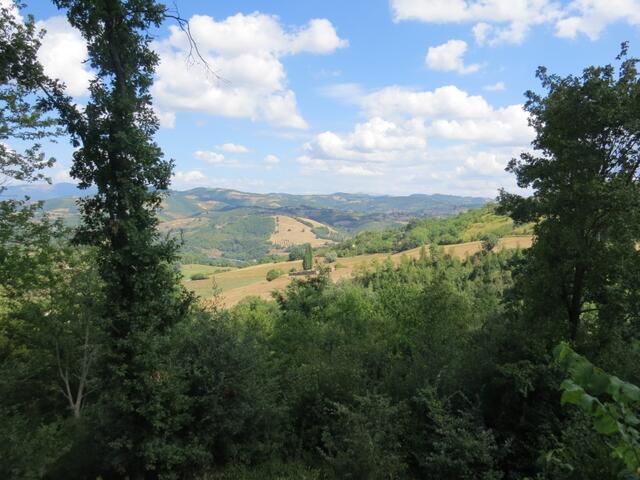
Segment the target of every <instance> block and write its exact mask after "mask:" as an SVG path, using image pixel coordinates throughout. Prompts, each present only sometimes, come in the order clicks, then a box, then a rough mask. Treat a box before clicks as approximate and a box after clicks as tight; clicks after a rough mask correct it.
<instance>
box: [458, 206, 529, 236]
mask: <svg viewBox="0 0 640 480" xmlns="http://www.w3.org/2000/svg"><path fill="white" fill-rule="evenodd" d="M532 233H533V224H526V225H520V226H517V227H515V226H514V225H513V220H511V219H510V218H509V217H504V216H501V215H496V214H495V213H490V212H488V213H485V214H484V215H482V216H481V217H480V220H479V221H478V222H476V223H473V224H471V225H470V226H469V227H467V229H466V230H465V231H464V233H463V234H462V239H463V240H464V241H465V242H469V241H473V240H477V239H478V238H481V237H482V236H483V235H487V234H494V235H496V236H498V237H503V236H505V235H531V234H532Z"/></svg>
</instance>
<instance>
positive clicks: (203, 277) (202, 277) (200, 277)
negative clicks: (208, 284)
mask: <svg viewBox="0 0 640 480" xmlns="http://www.w3.org/2000/svg"><path fill="white" fill-rule="evenodd" d="M207 278H209V276H208V275H206V274H204V273H194V274H193V275H191V276H190V277H189V279H190V280H206V279H207Z"/></svg>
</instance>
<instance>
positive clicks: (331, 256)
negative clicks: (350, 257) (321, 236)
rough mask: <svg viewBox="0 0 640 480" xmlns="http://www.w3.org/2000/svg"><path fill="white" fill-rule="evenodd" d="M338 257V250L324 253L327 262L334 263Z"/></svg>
mask: <svg viewBox="0 0 640 480" xmlns="http://www.w3.org/2000/svg"><path fill="white" fill-rule="evenodd" d="M337 259H338V255H337V254H336V252H333V251H331V252H327V253H325V254H324V261H325V262H326V263H333V262H335V261H336V260H337Z"/></svg>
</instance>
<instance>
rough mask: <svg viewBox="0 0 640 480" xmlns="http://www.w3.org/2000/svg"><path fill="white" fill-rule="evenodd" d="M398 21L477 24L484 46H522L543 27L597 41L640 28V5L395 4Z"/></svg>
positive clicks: (605, 0)
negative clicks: (619, 27) (614, 28)
mask: <svg viewBox="0 0 640 480" xmlns="http://www.w3.org/2000/svg"><path fill="white" fill-rule="evenodd" d="M391 8H392V11H393V18H394V21H396V22H397V21H403V20H415V21H421V22H426V23H471V24H473V25H474V26H473V29H472V31H473V35H474V37H475V40H476V42H477V43H478V44H480V45H497V44H501V43H514V44H518V43H522V41H523V40H524V39H525V38H526V36H527V34H528V32H529V30H530V29H531V28H532V27H534V26H538V25H543V24H551V25H554V26H555V29H556V35H557V36H559V37H565V38H575V37H576V36H577V35H578V34H583V35H586V36H587V37H588V38H589V39H591V40H596V39H597V38H599V36H600V35H601V33H602V31H603V30H604V29H605V28H607V27H608V26H609V25H611V24H613V23H616V22H626V23H627V24H629V25H631V26H640V0H573V1H571V2H560V1H558V0H391Z"/></svg>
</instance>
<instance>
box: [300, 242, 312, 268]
mask: <svg viewBox="0 0 640 480" xmlns="http://www.w3.org/2000/svg"><path fill="white" fill-rule="evenodd" d="M312 268H313V250H312V249H311V245H309V244H308V243H307V244H306V245H305V246H304V255H303V257H302V269H303V270H311V269H312Z"/></svg>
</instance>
